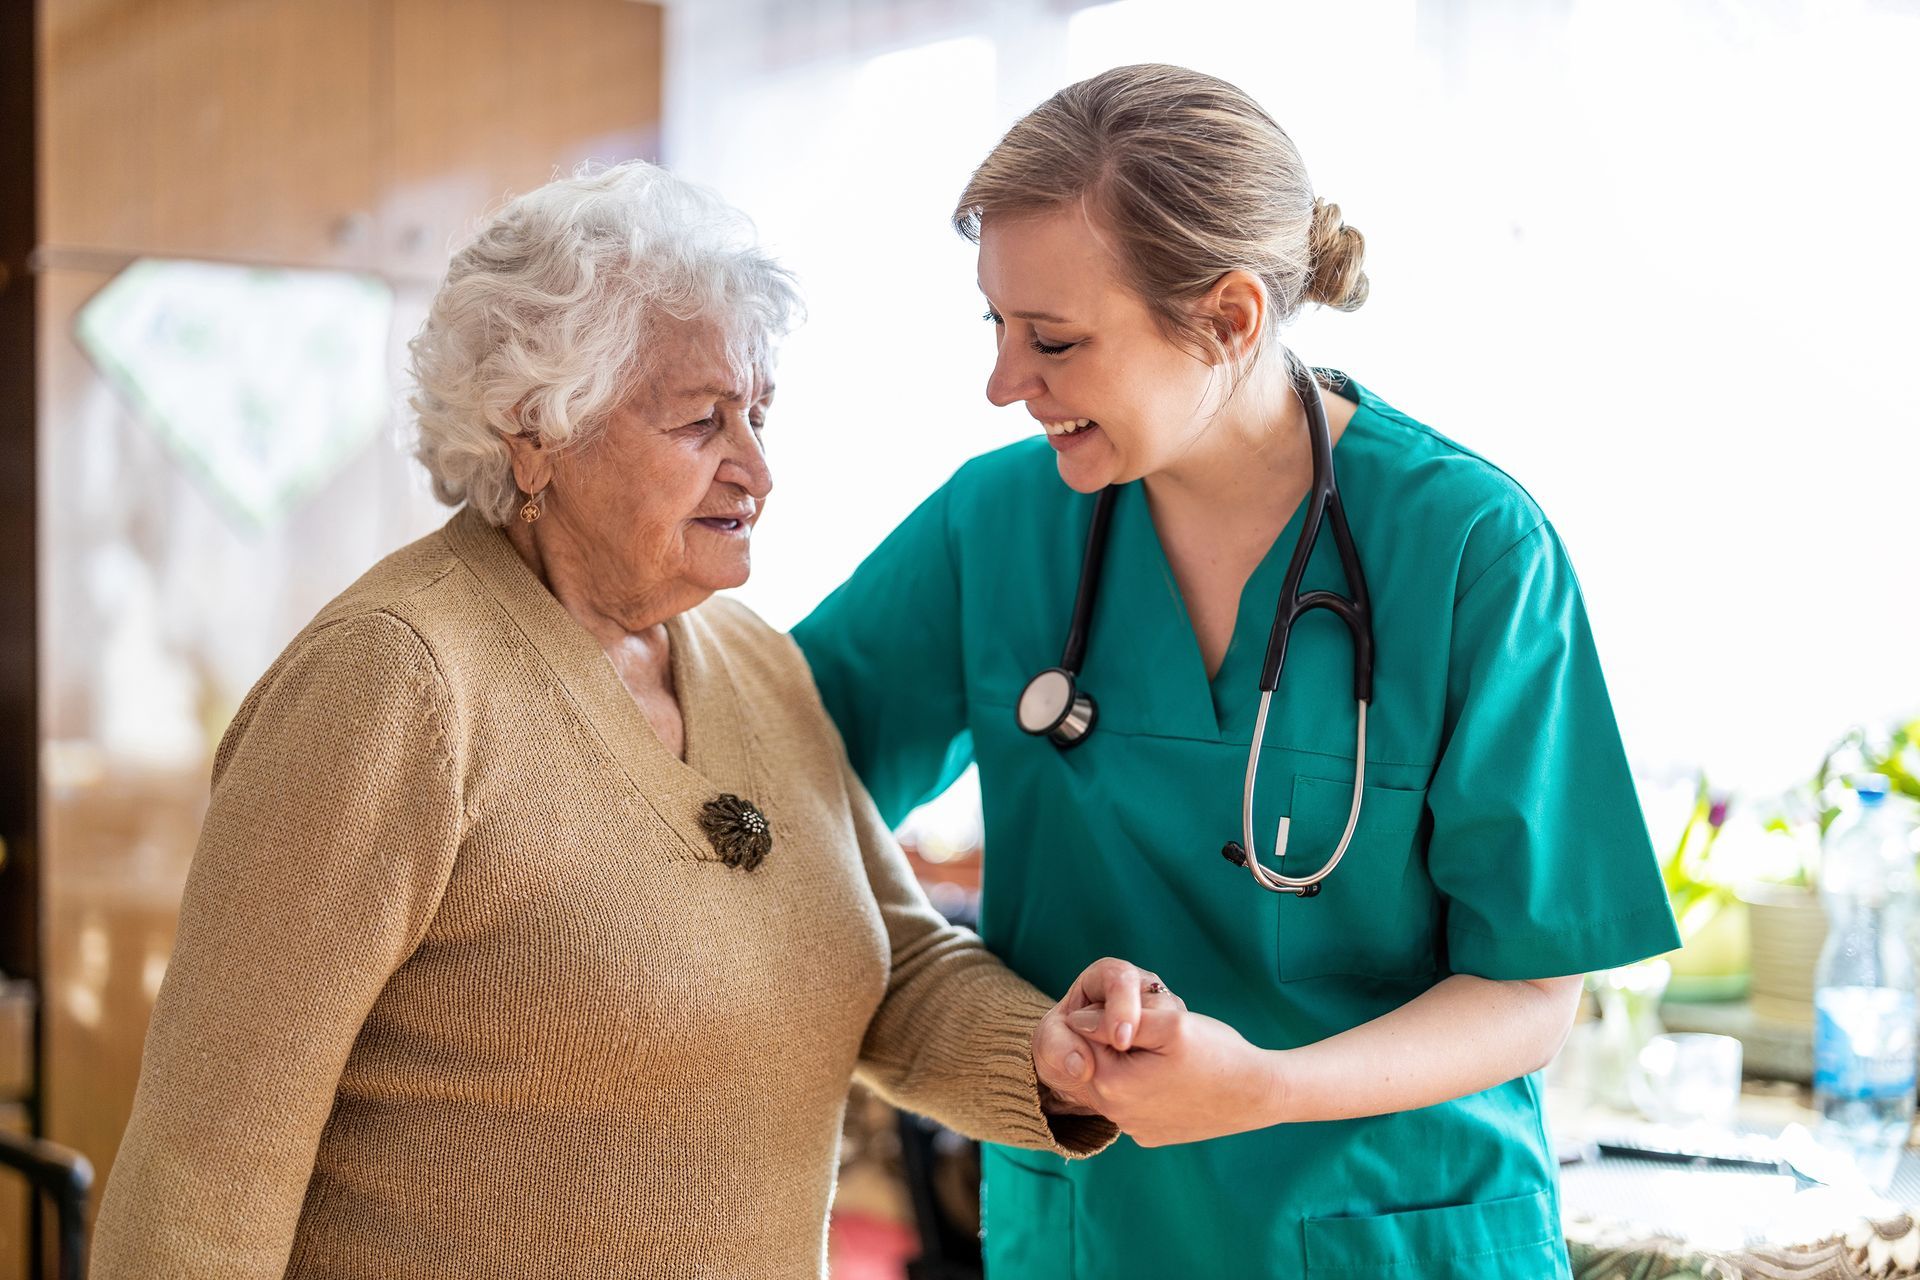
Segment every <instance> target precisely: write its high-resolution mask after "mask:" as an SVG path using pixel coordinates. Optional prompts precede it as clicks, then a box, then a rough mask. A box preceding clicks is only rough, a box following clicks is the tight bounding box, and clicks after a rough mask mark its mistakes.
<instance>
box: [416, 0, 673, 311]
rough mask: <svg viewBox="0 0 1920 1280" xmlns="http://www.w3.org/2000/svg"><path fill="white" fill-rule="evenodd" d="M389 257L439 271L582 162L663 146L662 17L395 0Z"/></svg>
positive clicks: (585, 7)
mask: <svg viewBox="0 0 1920 1280" xmlns="http://www.w3.org/2000/svg"><path fill="white" fill-rule="evenodd" d="M392 47H393V61H392V71H391V74H392V76H393V84H392V88H391V91H390V92H391V97H392V102H393V110H392V117H391V128H392V130H393V133H392V137H391V139H390V143H389V147H390V149H389V152H388V154H389V156H390V164H391V167H390V169H389V171H388V175H387V176H388V180H387V183H386V185H385V189H384V192H383V199H382V203H381V218H380V231H381V238H382V263H383V265H384V266H385V268H386V269H387V270H388V271H389V272H390V273H392V274H393V275H396V276H401V277H414V278H418V279H423V280H433V279H437V278H438V277H439V275H440V273H441V272H442V271H443V270H444V269H445V267H446V262H447V258H448V257H449V256H450V254H451V253H452V251H453V250H454V249H455V248H457V247H458V245H459V243H460V242H461V241H462V240H464V239H465V238H466V236H467V235H468V234H469V233H470V232H471V230H472V228H473V227H474V225H475V223H476V221H477V220H478V219H479V218H480V217H481V216H482V215H484V214H485V213H486V212H488V211H489V210H490V209H492V208H494V207H495V206H497V205H498V204H499V203H500V202H501V200H502V199H503V198H505V197H506V196H508V195H510V194H516V193H518V192H522V191H525V190H527V189H529V188H531V187H537V186H539V185H540V184H541V183H543V182H547V181H549V180H550V179H552V178H553V177H555V176H556V175H557V174H563V173H566V172H568V171H569V170H571V169H572V168H573V167H574V166H575V165H577V164H579V163H580V162H581V161H583V160H627V159H635V158H639V159H653V158H656V156H657V153H658V151H659V121H660V67H661V56H662V46H661V11H660V8H659V7H658V6H657V5H651V4H636V3H633V0H545V2H544V3H541V4H538V5H533V4H527V3H524V2H523V0H394V4H393V45H392Z"/></svg>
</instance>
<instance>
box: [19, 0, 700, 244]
mask: <svg viewBox="0 0 1920 1280" xmlns="http://www.w3.org/2000/svg"><path fill="white" fill-rule="evenodd" d="M41 10H42V15H41V25H40V41H41V59H42V66H43V67H44V69H45V75H44V79H43V90H42V97H41V108H42V123H41V144H42V155H43V157H44V161H43V166H42V174H43V177H42V186H41V206H40V207H41V226H42V235H41V239H42V241H43V243H44V244H45V245H47V246H49V248H50V249H51V250H52V252H53V255H54V260H55V261H56V262H59V261H62V258H61V256H60V255H62V254H66V255H69V257H73V258H77V259H78V260H79V261H81V262H83V263H85V264H86V265H100V264H101V263H102V262H103V261H105V262H112V261H113V260H114V259H115V258H116V257H131V256H134V255H143V254H144V255H153V256H171V257H195V258H215V259H234V260H239V261H246V262H269V263H280V264H286V265H300V266H322V267H349V268H357V269H362V270H374V271H380V272H383V273H385V274H388V275H392V276H397V277H407V278H414V279H432V278H434V277H436V276H437V275H438V274H439V272H440V270H441V269H442V268H443V267H444V266H445V262H446V256H447V254H448V252H449V251H450V249H451V247H452V246H453V244H454V243H455V242H457V240H458V239H459V238H460V237H461V236H462V235H464V233H465V232H466V231H467V229H468V228H470V227H471V226H472V224H473V220H474V219H475V218H476V217H477V216H479V215H480V214H482V213H484V212H485V211H486V210H487V209H488V208H490V207H491V206H493V205H494V204H496V203H498V201H499V200H500V199H501V197H503V196H504V195H506V194H508V193H509V192H514V191H520V190H524V189H526V188H528V187H532V186H538V185H539V184H540V183H542V182H545V181H547V180H548V179H549V178H551V177H552V176H553V175H554V174H555V172H556V171H561V172H564V171H566V170H568V169H571V168H572V167H573V166H574V165H575V164H577V163H579V162H580V161H582V160H587V159H605V160H617V159H630V158H635V157H639V158H651V157H653V156H654V155H655V154H656V153H657V150H658V122H659V118H660V79H661V76H660V57H661V40H662V31H661V27H662V18H661V11H660V9H659V8H658V7H656V6H654V5H648V4H636V3H632V0H543V2H542V3H539V4H534V3H530V2H529V0H159V2H149V3H139V4H129V3H126V2H125V0H46V2H45V3H43V4H42V6H41Z"/></svg>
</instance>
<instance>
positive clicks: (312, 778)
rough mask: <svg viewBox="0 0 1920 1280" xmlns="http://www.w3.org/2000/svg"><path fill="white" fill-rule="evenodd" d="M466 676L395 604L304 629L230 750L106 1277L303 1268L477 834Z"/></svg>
mask: <svg viewBox="0 0 1920 1280" xmlns="http://www.w3.org/2000/svg"><path fill="white" fill-rule="evenodd" d="M452 707H453V704H452V701H451V699H450V697H449V695H448V691H447V686H446V684H445V682H444V680H443V679H442V678H441V676H440V673H439V672H438V670H437V668H436V667H435V664H434V662H433V659H432V656H431V653H430V652H429V650H428V649H427V647H426V645H425V644H424V643H423V642H422V641H421V639H420V638H419V636H418V635H417V634H416V633H415V632H414V630H413V629H412V628H411V627H410V626H408V625H407V624H406V623H405V622H403V621H401V620H400V619H399V618H397V617H394V616H393V615H391V614H386V613H370V614H362V615H358V616H355V617H351V618H348V619H345V620H343V621H337V622H334V623H331V624H330V625H325V626H322V627H321V628H319V629H318V630H315V631H311V632H309V633H307V634H305V635H303V636H302V637H301V638H299V639H298V640H296V641H295V642H294V644H293V645H292V646H291V647H290V648H289V649H288V650H287V652H286V653H285V654H283V655H282V656H281V658H280V659H279V661H278V662H276V663H275V664H274V666H273V668H272V669H271V670H270V671H269V672H268V673H267V675H266V676H265V677H263V678H262V680H261V681H260V683H259V684H258V685H257V686H255V688H254V690H253V692H252V693H251V694H250V695H249V696H248V698H247V701H246V703H245V704H244V705H243V706H242V707H241V709H240V712H239V715H238V716H237V717H236V719H235V721H234V723H233V726H232V727H231V728H230V729H229V730H228V732H227V735H226V737H225V739H224V740H223V741H222V743H221V745H220V750H219V752H218V753H217V755H216V757H215V761H214V775H213V793H212V799H211V804H210V807H209V809H208V812H207V818H206V823H205V826H204V827H203V829H202V833H201V838H200V844H199V847H198V849H197V850H196V852H195V854H194V860H193V866H192V869H191V871H190V872H189V874H188V879H187V886H186V894H185V897H184V900H183V902H182V905H181V911H180V926H179V934H178V936H177V939H176V941H175V944H174V951H173V958H172V961H171V962H170V964H169V966H168V969H167V975H166V980H165V982H164V984H163V985H162V987H161V989H160V994H159V999H158V1001H157V1003H156V1004H155V1007H154V1014H153V1021H152V1023H151V1026H150V1028H149V1030H148V1034H147V1043H146V1053H145V1057H144V1059H143V1061H142V1064H141V1073H140V1086H139V1091H138V1093H137V1095H136V1097H135V1100H134V1109H133V1116H132V1120H131V1122H130V1123H129V1125H128V1127H127V1130H126V1134H125V1137H124V1139H123V1141H122V1144H121V1147H120V1153H119V1156H118V1158H117V1160H116V1161H115V1163H114V1165H113V1169H112V1175H111V1177H110V1179H109V1181H108V1183H107V1188H106V1194H105V1198H104V1200H103V1202H102V1204H101V1208H100V1216H99V1223H98V1227H97V1230H96V1233H95V1244H94V1263H93V1272H92V1274H93V1275H94V1276H95V1277H96V1278H97V1280H132V1278H134V1277H138V1278H139V1280H168V1278H170V1277H187V1276H211V1275H218V1276H224V1277H232V1278H235V1280H244V1278H247V1277H263V1278H264V1277H269V1276H271V1277H280V1276H282V1275H283V1274H285V1272H286V1270H287V1267H288V1262H289V1252H290V1250H291V1247H292V1243H293V1239H294V1228H295V1226H296V1224H297V1223H298V1221H299V1218H300V1213H301V1206H302V1203H303V1201H304V1199H305V1197H306V1195H307V1190H308V1183H309V1182H310V1181H311V1180H312V1177H313V1172H314V1156H315V1151H316V1149H317V1147H318V1145H319V1142H320V1137H321V1131H322V1129H323V1128H324V1127H325V1125H326V1123H327V1119H328V1116H329V1114H330V1113H331V1111H332V1109H333V1105H334V1098H335V1092H336V1089H337V1086H338V1083H339V1080H340V1076H341V1071H342V1069H343V1068H344V1066H345V1064H346V1061H347V1056H348V1053H349V1051H350V1050H351V1049H352V1047H353V1044H354V1039H355V1037H356V1036H357V1035H358V1034H359V1032H360V1029H361V1026H362V1024H363V1023H364V1021H365V1020H366V1017H367V1014H368V1012H369V1010H371V1009H372V1007H373V1005H374V1002H375V1001H376V1000H377V999H378V998H379V996H380V993H381V990H382V988H383V987H384V986H385V985H386V982H387V980H388V978H389V977H390V976H391V975H392V973H393V972H394V971H395V969H397V968H398V967H399V966H400V965H401V964H403V963H404V962H405V961H406V960H407V958H408V957H409V955H410V954H411V953H412V952H413V950H414V948H415V946H416V945H417V944H418V943H419V941H420V938H421V936H422V934H423V933H424V932H425V930H426V928H427V925H428V924H429V922H430V921H431V920H432V918H433V916H434V913H435V912H436V910H437V909H438V905H439V901H440V896H441V893H442V891H443V889H444V887H445V885H446V882H447V879H448V876H449V874H450V873H451V870H452V866H453V862H454V856H455V852H456V849H457V848H458V845H459V842H460V834H461V819H462V802H461V794H460V785H459V781H458V780H459V777H460V772H461V764H460V759H459V757H460V755H461V751H460V748H459V745H458V736H457V734H456V733H455V732H454V724H453V722H454V720H455V716H454V714H453V710H452Z"/></svg>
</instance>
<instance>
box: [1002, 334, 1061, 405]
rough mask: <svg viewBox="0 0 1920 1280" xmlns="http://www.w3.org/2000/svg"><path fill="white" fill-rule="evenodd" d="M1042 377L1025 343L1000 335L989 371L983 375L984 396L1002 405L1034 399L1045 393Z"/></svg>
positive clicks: (1045, 387) (1045, 386) (1044, 383)
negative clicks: (985, 377) (985, 379)
mask: <svg viewBox="0 0 1920 1280" xmlns="http://www.w3.org/2000/svg"><path fill="white" fill-rule="evenodd" d="M1046 389H1047V384H1046V381H1045V380H1044V379H1043V378H1041V376H1040V370H1039V368H1038V366H1037V365H1035V364H1034V362H1033V357H1032V355H1031V354H1030V353H1029V352H1028V351H1027V349H1026V346H1025V344H1023V343H1019V342H1013V341H1010V340H1009V339H1008V337H1007V334H1006V333H1005V331H1002V332H1001V335H1000V349H999V351H998V352H997V353H995V355H994V358H993V372H992V373H990V374H988V375H987V399H988V400H989V401H990V402H992V403H993V404H995V405H997V406H999V407H1000V408H1002V409H1004V408H1006V407H1007V406H1008V405H1010V404H1018V403H1019V402H1020V401H1022V400H1034V399H1038V398H1039V397H1040V396H1042V395H1044V394H1045V393H1046Z"/></svg>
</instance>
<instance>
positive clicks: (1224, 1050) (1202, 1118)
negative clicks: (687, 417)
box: [1035, 974, 1580, 1147]
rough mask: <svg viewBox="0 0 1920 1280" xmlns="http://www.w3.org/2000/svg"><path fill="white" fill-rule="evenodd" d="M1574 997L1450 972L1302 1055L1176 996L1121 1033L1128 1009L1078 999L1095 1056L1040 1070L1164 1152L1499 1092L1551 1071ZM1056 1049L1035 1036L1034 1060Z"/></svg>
mask: <svg viewBox="0 0 1920 1280" xmlns="http://www.w3.org/2000/svg"><path fill="white" fill-rule="evenodd" d="M1579 1001H1580V978H1579V977H1578V976H1573V977H1560V978H1540V979H1532V980H1524V981H1496V980H1493V979H1489V978H1479V977H1473V976H1471V975H1468V974H1455V975H1453V976H1451V977H1449V978H1446V979H1444V980H1442V981H1441V982H1439V983H1437V984H1436V985H1435V986H1434V987H1433V988H1432V989H1430V990H1428V991H1427V992H1425V993H1424V994H1422V995H1420V996H1418V997H1416V998H1415V999H1413V1000H1410V1001H1408V1002H1407V1003H1406V1004H1404V1005H1402V1006H1400V1007H1399V1008H1398V1009H1395V1010H1393V1011H1392V1012H1391V1013H1386V1014H1383V1015H1381V1016H1380V1017H1378V1018H1375V1019H1374V1020H1373V1021H1371V1022H1367V1023H1362V1024H1361V1025H1360V1026H1357V1027H1354V1028H1353V1029H1352V1030H1350V1031H1343V1032H1341V1033H1340V1034H1339V1035H1335V1036H1329V1037H1328V1038H1327V1039H1325V1040H1321V1041H1318V1042H1316V1043H1314V1044H1308V1045H1302V1046H1300V1047H1299V1048H1295V1049H1262V1048H1259V1047H1258V1046H1255V1045H1252V1044H1249V1043H1248V1042H1247V1041H1246V1040H1245V1039H1244V1038H1243V1037H1242V1036H1241V1035H1240V1033H1239V1032H1237V1031H1235V1030H1234V1029H1233V1028H1232V1027H1229V1026H1228V1025H1226V1024H1225V1023H1223V1022H1220V1021H1218V1020H1217V1019H1214V1018H1209V1017H1206V1016H1204V1015H1202V1014H1197V1013H1190V1012H1188V1011H1186V1010H1185V1009H1184V1008H1180V1007H1176V1006H1175V1005H1173V1004H1171V1003H1169V1004H1167V1005H1165V1006H1162V1007H1158V1008H1156V1007H1144V1008H1140V1009H1139V1011H1138V1014H1137V1016H1136V1017H1135V1018H1134V1019H1133V1020H1132V1025H1131V1026H1130V1028H1129V1031H1130V1038H1129V1037H1123V1036H1121V1035H1120V1034H1119V1024H1120V1023H1121V1022H1123V1021H1127V1018H1126V1017H1125V1014H1126V1012H1127V1011H1125V1010H1123V1011H1119V1012H1117V1013H1116V1012H1114V1011H1111V1010H1106V1009H1095V1008H1093V1007H1090V1006H1083V1007H1081V1008H1079V1009H1076V1010H1071V1011H1068V1013H1067V1015H1066V1020H1067V1025H1068V1026H1070V1027H1072V1028H1073V1029H1074V1030H1075V1031H1077V1032H1079V1033H1080V1034H1081V1035H1082V1036H1084V1037H1086V1041H1085V1043H1090V1044H1091V1045H1092V1052H1093V1055H1094V1061H1093V1062H1092V1063H1091V1064H1087V1063H1084V1062H1082V1063H1081V1064H1080V1066H1081V1069H1080V1070H1077V1071H1076V1070H1074V1069H1072V1067H1070V1066H1069V1064H1068V1061H1067V1055H1066V1054H1064V1053H1062V1054H1060V1055H1058V1056H1049V1057H1048V1059H1047V1060H1046V1061H1044V1062H1041V1061H1038V1060H1036V1064H1035V1065H1036V1067H1037V1068H1038V1070H1039V1074H1040V1077H1041V1079H1042V1081H1043V1082H1044V1083H1046V1084H1047V1086H1048V1087H1049V1088H1051V1089H1054V1090H1055V1092H1057V1093H1059V1092H1069V1093H1071V1095H1072V1096H1074V1097H1076V1098H1083V1099H1085V1100H1086V1105H1088V1106H1089V1107H1090V1108H1092V1109H1094V1110H1097V1111H1099V1112H1101V1113H1102V1114H1104V1115H1105V1116H1107V1117H1108V1118H1109V1119H1110V1120H1112V1121H1113V1122H1114V1123H1115V1124H1117V1125H1119V1126H1120V1128H1121V1129H1122V1130H1123V1131H1125V1132H1126V1133H1127V1134H1128V1135H1130V1136H1131V1137H1132V1138H1133V1139H1134V1140H1135V1141H1136V1142H1138V1143H1140V1145H1142V1146H1148V1147H1154V1146H1167V1145H1170V1144H1173V1143H1179V1142H1199V1141H1202V1140H1204V1139H1207V1138H1218V1137H1223V1136H1225V1135H1227V1134H1231V1133H1243V1132H1246V1131H1248V1130H1252V1129H1264V1128H1266V1127H1267V1126H1269V1125H1275V1124H1296V1123H1301V1122H1304V1121H1314V1120H1346V1119H1351V1118H1353V1117H1356V1116H1371V1115H1385V1114H1388V1113H1391V1112H1396V1111H1412V1110H1416V1109H1418V1108H1420V1107H1428V1106H1433V1105H1435V1104H1436V1103H1441V1102H1447V1101H1450V1100H1452V1099H1454V1098H1462V1097H1465V1096H1467V1095H1468V1094H1473V1093H1479V1092H1481V1091H1482V1090H1485V1089H1491V1088H1493V1087H1494V1086H1496V1085H1500V1084H1504V1083H1505V1082H1507V1081H1508V1080H1512V1079H1515V1078H1516V1077H1519V1076H1523V1075H1526V1074H1528V1073H1530V1072H1533V1071H1538V1070H1539V1069H1540V1068H1542V1067H1544V1066H1546V1064H1547V1063H1548V1062H1549V1061H1551V1060H1552V1058H1553V1056H1554V1054H1556V1053H1558V1052H1559V1050H1560V1046H1561V1044H1562V1043H1564V1042H1565V1040H1566V1036H1567V1032H1568V1030H1569V1029H1570V1028H1571V1027H1572V1025H1573V1016H1574V1011H1575V1008H1576V1007H1577V1006H1578V1004H1579ZM1117 1044H1130V1046H1131V1047H1130V1048H1128V1049H1126V1050H1121V1049H1119V1048H1117V1047H1115V1046H1116V1045H1117ZM1049 1047H1050V1046H1047V1045H1041V1044H1038V1043H1037V1044H1036V1046H1035V1049H1036V1055H1038V1054H1039V1053H1041V1052H1042V1051H1045V1050H1046V1049H1048V1048H1049ZM1089 1066H1090V1067H1091V1070H1090V1071H1089V1070H1087V1068H1088V1067H1089Z"/></svg>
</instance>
